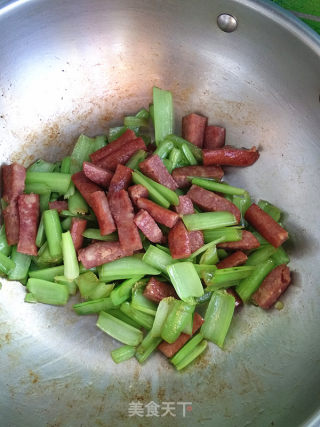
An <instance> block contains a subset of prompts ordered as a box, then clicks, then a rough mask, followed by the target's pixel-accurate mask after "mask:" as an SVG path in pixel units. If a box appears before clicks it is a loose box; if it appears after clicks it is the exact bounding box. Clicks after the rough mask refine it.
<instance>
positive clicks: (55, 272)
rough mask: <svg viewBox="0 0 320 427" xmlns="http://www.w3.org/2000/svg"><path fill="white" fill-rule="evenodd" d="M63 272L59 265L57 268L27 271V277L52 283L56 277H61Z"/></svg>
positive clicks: (62, 267) (61, 266)
mask: <svg viewBox="0 0 320 427" xmlns="http://www.w3.org/2000/svg"><path fill="white" fill-rule="evenodd" d="M63 270H64V266H63V265H59V266H57V267H49V268H43V269H41V270H34V271H29V277H31V278H35V279H42V280H48V281H49V282H52V281H53V280H54V278H55V277H56V276H61V275H62V274H63Z"/></svg>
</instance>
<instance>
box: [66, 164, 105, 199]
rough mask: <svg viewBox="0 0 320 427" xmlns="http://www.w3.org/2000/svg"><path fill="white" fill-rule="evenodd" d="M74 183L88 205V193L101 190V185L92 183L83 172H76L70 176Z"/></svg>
mask: <svg viewBox="0 0 320 427" xmlns="http://www.w3.org/2000/svg"><path fill="white" fill-rule="evenodd" d="M71 179H72V181H73V183H74V185H75V186H76V188H77V189H78V190H79V192H80V194H81V196H82V197H83V198H84V199H85V201H86V202H87V203H88V204H89V205H90V194H91V193H94V192H95V191H101V187H99V186H98V185H97V184H94V183H93V182H92V181H90V179H88V178H87V177H86V176H85V174H84V172H82V171H81V172H77V173H75V174H73V175H72V177H71Z"/></svg>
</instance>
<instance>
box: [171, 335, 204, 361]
mask: <svg viewBox="0 0 320 427" xmlns="http://www.w3.org/2000/svg"><path fill="white" fill-rule="evenodd" d="M202 340H203V335H202V333H201V332H199V333H198V334H197V335H195V336H194V337H192V338H191V339H190V340H189V341H188V342H187V343H186V344H185V345H184V346H183V347H182V348H181V349H180V350H179V351H178V352H177V353H176V354H175V355H174V356H173V357H172V358H171V359H170V362H171V363H172V364H173V365H174V366H177V365H180V364H181V363H182V361H183V360H184V359H185V358H186V357H187V356H188V355H189V354H190V353H191V352H192V351H193V350H194V349H195V348H196V347H197V345H198V344H200V343H201V341H202Z"/></svg>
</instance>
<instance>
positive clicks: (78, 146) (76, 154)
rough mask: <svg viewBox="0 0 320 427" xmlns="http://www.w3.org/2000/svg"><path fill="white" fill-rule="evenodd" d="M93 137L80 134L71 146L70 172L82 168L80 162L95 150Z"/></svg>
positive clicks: (72, 172)
mask: <svg viewBox="0 0 320 427" xmlns="http://www.w3.org/2000/svg"><path fill="white" fill-rule="evenodd" d="M94 142H95V139H94V138H89V137H88V136H86V135H80V136H79V138H78V140H77V142H76V143H75V145H74V147H73V151H72V154H71V156H70V157H71V163H70V173H71V174H74V173H76V172H79V171H81V170H82V163H83V162H88V161H89V160H90V157H89V156H90V154H91V153H93V152H94V151H96V149H95V145H94ZM65 192H66V191H65Z"/></svg>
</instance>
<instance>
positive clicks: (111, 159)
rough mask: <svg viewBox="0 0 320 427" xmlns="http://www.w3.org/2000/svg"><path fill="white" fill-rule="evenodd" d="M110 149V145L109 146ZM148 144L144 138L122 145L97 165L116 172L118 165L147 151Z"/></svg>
mask: <svg viewBox="0 0 320 427" xmlns="http://www.w3.org/2000/svg"><path fill="white" fill-rule="evenodd" d="M107 147H108V145H107ZM146 149H147V147H146V144H145V143H144V141H143V139H142V138H136V139H132V140H131V141H128V142H127V143H126V144H124V145H122V146H121V147H120V148H119V149H118V150H116V151H113V152H112V153H111V154H108V155H107V156H106V157H103V158H102V159H100V160H98V161H97V162H96V164H97V165H98V166H100V167H101V168H103V169H108V170H110V171H114V170H115V169H116V167H117V165H118V163H121V164H124V163H127V161H128V160H129V159H130V157H132V156H133V155H134V153H136V152H137V151H139V150H146Z"/></svg>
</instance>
